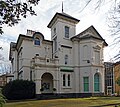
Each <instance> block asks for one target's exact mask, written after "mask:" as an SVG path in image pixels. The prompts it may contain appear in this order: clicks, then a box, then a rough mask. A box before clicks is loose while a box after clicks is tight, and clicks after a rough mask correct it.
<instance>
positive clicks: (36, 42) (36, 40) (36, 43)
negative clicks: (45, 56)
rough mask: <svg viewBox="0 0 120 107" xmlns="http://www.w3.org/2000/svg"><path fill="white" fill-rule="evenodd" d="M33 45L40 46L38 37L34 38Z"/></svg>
mask: <svg viewBox="0 0 120 107" xmlns="http://www.w3.org/2000/svg"><path fill="white" fill-rule="evenodd" d="M34 45H37V46H39V45H40V39H39V38H38V37H35V38H34Z"/></svg>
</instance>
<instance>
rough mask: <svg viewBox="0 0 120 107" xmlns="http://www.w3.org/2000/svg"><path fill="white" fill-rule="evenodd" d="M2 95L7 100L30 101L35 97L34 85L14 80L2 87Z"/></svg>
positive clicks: (29, 82)
mask: <svg viewBox="0 0 120 107" xmlns="http://www.w3.org/2000/svg"><path fill="white" fill-rule="evenodd" d="M2 93H3V95H4V96H5V97H6V98H7V99H8V100H21V99H31V98H34V97H35V83H34V82H33V81H28V80H14V81H11V82H9V83H7V84H6V85H5V86H4V87H3V89H2Z"/></svg>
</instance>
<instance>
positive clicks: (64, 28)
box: [47, 12, 79, 57]
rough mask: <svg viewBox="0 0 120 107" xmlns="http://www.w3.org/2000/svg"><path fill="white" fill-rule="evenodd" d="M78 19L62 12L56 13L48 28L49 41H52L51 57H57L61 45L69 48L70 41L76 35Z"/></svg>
mask: <svg viewBox="0 0 120 107" xmlns="http://www.w3.org/2000/svg"><path fill="white" fill-rule="evenodd" d="M78 22H79V20H78V19H76V18H74V17H72V16H70V15H68V14H66V13H64V12H62V13H56V14H55V15H54V17H53V18H52V20H51V21H50V23H49V24H48V26H47V27H48V28H51V40H52V41H53V57H55V56H57V57H59V50H60V48H61V45H66V46H70V45H72V42H71V40H70V38H71V37H73V36H74V35H75V34H76V24H77V23H78Z"/></svg>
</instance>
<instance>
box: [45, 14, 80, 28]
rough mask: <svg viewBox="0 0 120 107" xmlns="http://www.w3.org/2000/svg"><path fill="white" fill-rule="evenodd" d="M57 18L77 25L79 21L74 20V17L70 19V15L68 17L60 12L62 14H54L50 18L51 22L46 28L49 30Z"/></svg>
mask: <svg viewBox="0 0 120 107" xmlns="http://www.w3.org/2000/svg"><path fill="white" fill-rule="evenodd" d="M57 18H61V19H64V20H68V21H71V22H73V23H75V24H77V23H78V22H79V21H80V20H79V19H76V18H74V17H72V16H70V15H68V14H66V13H64V12H62V13H58V12H57V13H56V14H55V15H54V17H53V18H52V20H51V21H50V23H49V24H48V26H47V27H48V28H51V26H52V25H53V24H54V23H55V21H56V20H57Z"/></svg>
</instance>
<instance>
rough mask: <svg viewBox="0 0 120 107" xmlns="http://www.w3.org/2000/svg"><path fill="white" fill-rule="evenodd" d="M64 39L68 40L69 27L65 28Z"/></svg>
mask: <svg viewBox="0 0 120 107" xmlns="http://www.w3.org/2000/svg"><path fill="white" fill-rule="evenodd" d="M65 37H66V38H69V27H67V26H65Z"/></svg>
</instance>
